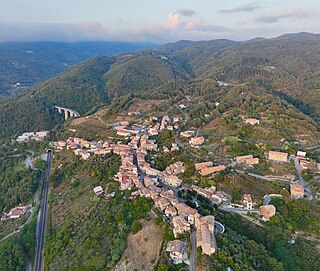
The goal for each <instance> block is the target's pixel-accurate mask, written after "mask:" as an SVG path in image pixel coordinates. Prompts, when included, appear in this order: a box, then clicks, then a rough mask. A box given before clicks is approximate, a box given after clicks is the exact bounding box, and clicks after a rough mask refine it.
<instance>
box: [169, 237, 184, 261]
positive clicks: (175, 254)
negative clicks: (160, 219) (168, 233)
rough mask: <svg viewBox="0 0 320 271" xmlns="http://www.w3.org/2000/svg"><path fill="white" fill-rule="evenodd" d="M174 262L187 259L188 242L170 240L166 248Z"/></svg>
mask: <svg viewBox="0 0 320 271" xmlns="http://www.w3.org/2000/svg"><path fill="white" fill-rule="evenodd" d="M166 251H167V252H170V258H171V259H172V260H173V263H174V264H179V263H182V262H183V261H184V260H186V259H187V257H188V256H187V250H186V243H185V242H184V241H180V240H173V241H169V242H168V244H167V248H166Z"/></svg>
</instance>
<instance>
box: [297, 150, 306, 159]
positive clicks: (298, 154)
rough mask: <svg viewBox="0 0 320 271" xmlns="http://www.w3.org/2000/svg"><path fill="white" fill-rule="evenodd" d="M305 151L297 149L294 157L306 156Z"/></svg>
mask: <svg viewBox="0 0 320 271" xmlns="http://www.w3.org/2000/svg"><path fill="white" fill-rule="evenodd" d="M306 156H307V153H306V152H304V151H297V154H296V157H298V158H306Z"/></svg>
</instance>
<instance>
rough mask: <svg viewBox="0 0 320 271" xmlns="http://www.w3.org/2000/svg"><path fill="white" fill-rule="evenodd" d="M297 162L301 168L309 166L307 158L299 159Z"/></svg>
mask: <svg viewBox="0 0 320 271" xmlns="http://www.w3.org/2000/svg"><path fill="white" fill-rule="evenodd" d="M299 164H300V166H301V167H302V169H307V168H308V167H309V162H308V161H307V160H302V159H300V161H299Z"/></svg>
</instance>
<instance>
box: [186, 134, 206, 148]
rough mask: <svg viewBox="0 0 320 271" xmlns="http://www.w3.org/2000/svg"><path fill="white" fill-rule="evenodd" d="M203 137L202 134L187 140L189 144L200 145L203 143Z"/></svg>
mask: <svg viewBox="0 0 320 271" xmlns="http://www.w3.org/2000/svg"><path fill="white" fill-rule="evenodd" d="M204 141H205V139H204V137H203V136H198V137H192V138H191V139H190V141H189V144H190V145H191V146H200V145H202V144H203V143H204Z"/></svg>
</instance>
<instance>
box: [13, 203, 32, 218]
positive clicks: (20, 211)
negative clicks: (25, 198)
mask: <svg viewBox="0 0 320 271" xmlns="http://www.w3.org/2000/svg"><path fill="white" fill-rule="evenodd" d="M27 210H28V207H27V206H25V205H24V204H19V205H18V206H17V207H14V208H12V209H11V210H10V212H9V214H8V217H9V218H12V219H15V218H20V217H21V216H23V215H24V214H25V213H26V212H27Z"/></svg>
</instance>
